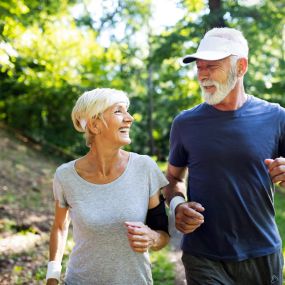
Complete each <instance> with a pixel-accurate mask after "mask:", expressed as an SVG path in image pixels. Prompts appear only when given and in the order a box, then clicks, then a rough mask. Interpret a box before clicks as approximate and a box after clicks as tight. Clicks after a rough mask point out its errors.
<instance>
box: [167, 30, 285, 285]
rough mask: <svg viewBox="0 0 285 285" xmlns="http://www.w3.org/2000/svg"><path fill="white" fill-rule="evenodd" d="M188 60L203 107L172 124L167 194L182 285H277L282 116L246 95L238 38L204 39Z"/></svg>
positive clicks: (244, 50)
mask: <svg viewBox="0 0 285 285" xmlns="http://www.w3.org/2000/svg"><path fill="white" fill-rule="evenodd" d="M193 61H196V66H197V73H198V81H199V84H200V86H201V91H202V96H203V98H204V100H205V102H204V103H202V104H200V105H198V106H196V107H194V108H192V109H191V110H186V111H183V112H181V113H180V114H179V115H178V116H177V117H176V118H175V119H174V121H173V125H172V129H171V135H170V155H169V165H168V171H167V176H168V179H169V181H170V184H169V186H167V187H166V189H165V196H166V199H167V201H168V203H170V208H171V211H172V213H173V214H174V215H175V222H176V228H177V229H178V230H179V231H181V232H182V233H184V237H183V242H182V250H183V256H182V260H183V263H184V266H185V272H186V279H187V283H188V284H191V285H192V284H193V285H194V284H199V285H216V284H224V285H232V284H239V285H262V284H274V285H276V284H278V285H281V284H282V267H283V255H282V244H281V243H282V242H281V238H280V235H279V233H278V229H277V226H276V223H275V220H274V215H275V213H274V205H273V195H274V183H276V182H280V183H281V185H284V186H285V159H284V158H283V157H282V156H285V109H284V108H282V107H280V106H279V105H278V104H272V103H268V102H266V101H264V100H261V99H258V98H256V97H254V96H252V95H248V94H246V93H245V90H244V84H243V80H244V75H245V73H246V72H247V67H248V44H247V41H246V39H245V38H244V36H243V35H242V33H241V32H240V31H238V30H235V29H230V28H214V29H212V30H210V31H208V32H207V33H206V34H205V36H204V38H203V39H202V41H201V43H200V45H199V47H198V50H197V52H196V53H194V54H192V55H187V56H185V57H184V58H183V63H184V64H188V63H191V62H193ZM187 170H188V183H187V197H188V201H186V200H185V198H184V193H186V191H185V190H186V189H185V183H184V178H185V174H186V171H187Z"/></svg>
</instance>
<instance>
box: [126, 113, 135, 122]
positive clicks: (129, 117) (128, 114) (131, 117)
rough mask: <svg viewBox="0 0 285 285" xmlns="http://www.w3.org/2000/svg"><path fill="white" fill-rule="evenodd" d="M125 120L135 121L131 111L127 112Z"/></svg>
mask: <svg viewBox="0 0 285 285" xmlns="http://www.w3.org/2000/svg"><path fill="white" fill-rule="evenodd" d="M125 121H127V122H133V121H134V117H133V116H132V115H131V114H130V113H129V112H127V113H126V116H125Z"/></svg>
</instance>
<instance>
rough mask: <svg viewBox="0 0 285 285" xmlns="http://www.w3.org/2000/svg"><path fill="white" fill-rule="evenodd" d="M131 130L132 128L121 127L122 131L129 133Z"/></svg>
mask: <svg viewBox="0 0 285 285" xmlns="http://www.w3.org/2000/svg"><path fill="white" fill-rule="evenodd" d="M129 132H130V128H120V133H122V134H128V133H129Z"/></svg>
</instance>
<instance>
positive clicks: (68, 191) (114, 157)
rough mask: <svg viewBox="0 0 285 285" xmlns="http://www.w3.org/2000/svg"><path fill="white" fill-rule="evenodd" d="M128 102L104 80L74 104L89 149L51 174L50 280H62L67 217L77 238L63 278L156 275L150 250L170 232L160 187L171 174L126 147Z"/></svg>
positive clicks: (143, 279) (136, 280)
mask: <svg viewBox="0 0 285 285" xmlns="http://www.w3.org/2000/svg"><path fill="white" fill-rule="evenodd" d="M128 107H129V99H128V97H127V96H126V94H125V93H124V92H122V91H118V90H114V89H107V88H102V89H95V90H92V91H89V92H85V93H84V94H83V95H82V96H81V97H79V99H78V100H77V102H76V104H75V106H74V109H73V111H72V120H73V124H74V127H75V129H76V130H77V131H79V132H84V133H85V138H86V143H87V146H88V147H89V148H90V149H89V151H88V153H87V154H86V155H85V156H83V157H81V158H79V159H77V160H74V161H70V162H69V163H66V164H63V165H61V166H60V167H59V168H58V169H57V170H56V173H55V176H54V190H53V191H54V196H55V218H54V223H53V226H52V229H51V236H50V261H49V263H48V271H47V276H46V279H47V284H48V285H51V284H57V283H58V280H59V277H60V271H61V260H62V256H63V252H64V248H65V244H66V238H67V233H68V227H69V222H70V220H71V221H72V224H73V239H74V242H75V245H74V247H73V249H72V252H71V255H70V257H69V262H68V265H67V270H66V274H65V284H67V285H73V284H76V285H79V284H80V285H82V284H86V285H91V284H99V285H104V284H106V285H112V284H116V285H119V284H121V285H128V284H129V285H133V284H135V285H143V284H152V283H153V282H152V275H151V268H150V262H149V256H148V250H149V249H154V250H157V249H160V248H162V247H163V246H165V245H166V244H167V242H168V240H169V235H168V233H167V216H166V214H165V208H164V203H163V201H161V200H160V195H159V193H160V191H159V189H160V188H162V187H164V186H165V185H167V183H168V182H167V180H166V179H165V177H164V175H163V174H162V173H161V171H160V170H159V168H158V167H157V165H156V163H155V162H154V161H153V160H152V159H150V158H149V157H148V156H145V155H139V154H136V153H132V152H127V151H125V150H123V149H122V147H123V146H125V145H128V144H130V143H131V139H130V137H129V133H130V128H131V125H132V122H133V117H132V116H131V115H130V114H129V112H128ZM145 223H146V224H147V225H146V224H145Z"/></svg>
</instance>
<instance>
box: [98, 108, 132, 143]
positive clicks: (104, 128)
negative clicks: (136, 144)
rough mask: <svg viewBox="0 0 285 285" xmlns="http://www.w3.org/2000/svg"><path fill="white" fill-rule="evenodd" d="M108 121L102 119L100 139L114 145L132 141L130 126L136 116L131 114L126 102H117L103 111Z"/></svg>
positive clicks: (99, 126)
mask: <svg viewBox="0 0 285 285" xmlns="http://www.w3.org/2000/svg"><path fill="white" fill-rule="evenodd" d="M103 118H104V120H105V122H106V124H104V122H103V121H102V120H100V124H99V125H98V128H100V130H99V131H100V132H99V133H100V139H104V140H107V141H109V142H111V143H112V144H114V145H118V146H119V147H120V146H124V145H127V144H130V143H131V139H130V136H129V134H130V128H131V125H132V122H133V120H134V118H133V117H132V116H131V115H130V114H129V112H128V108H127V104H126V103H116V104H114V105H112V106H111V107H109V108H108V109H107V110H106V111H104V113H103Z"/></svg>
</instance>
